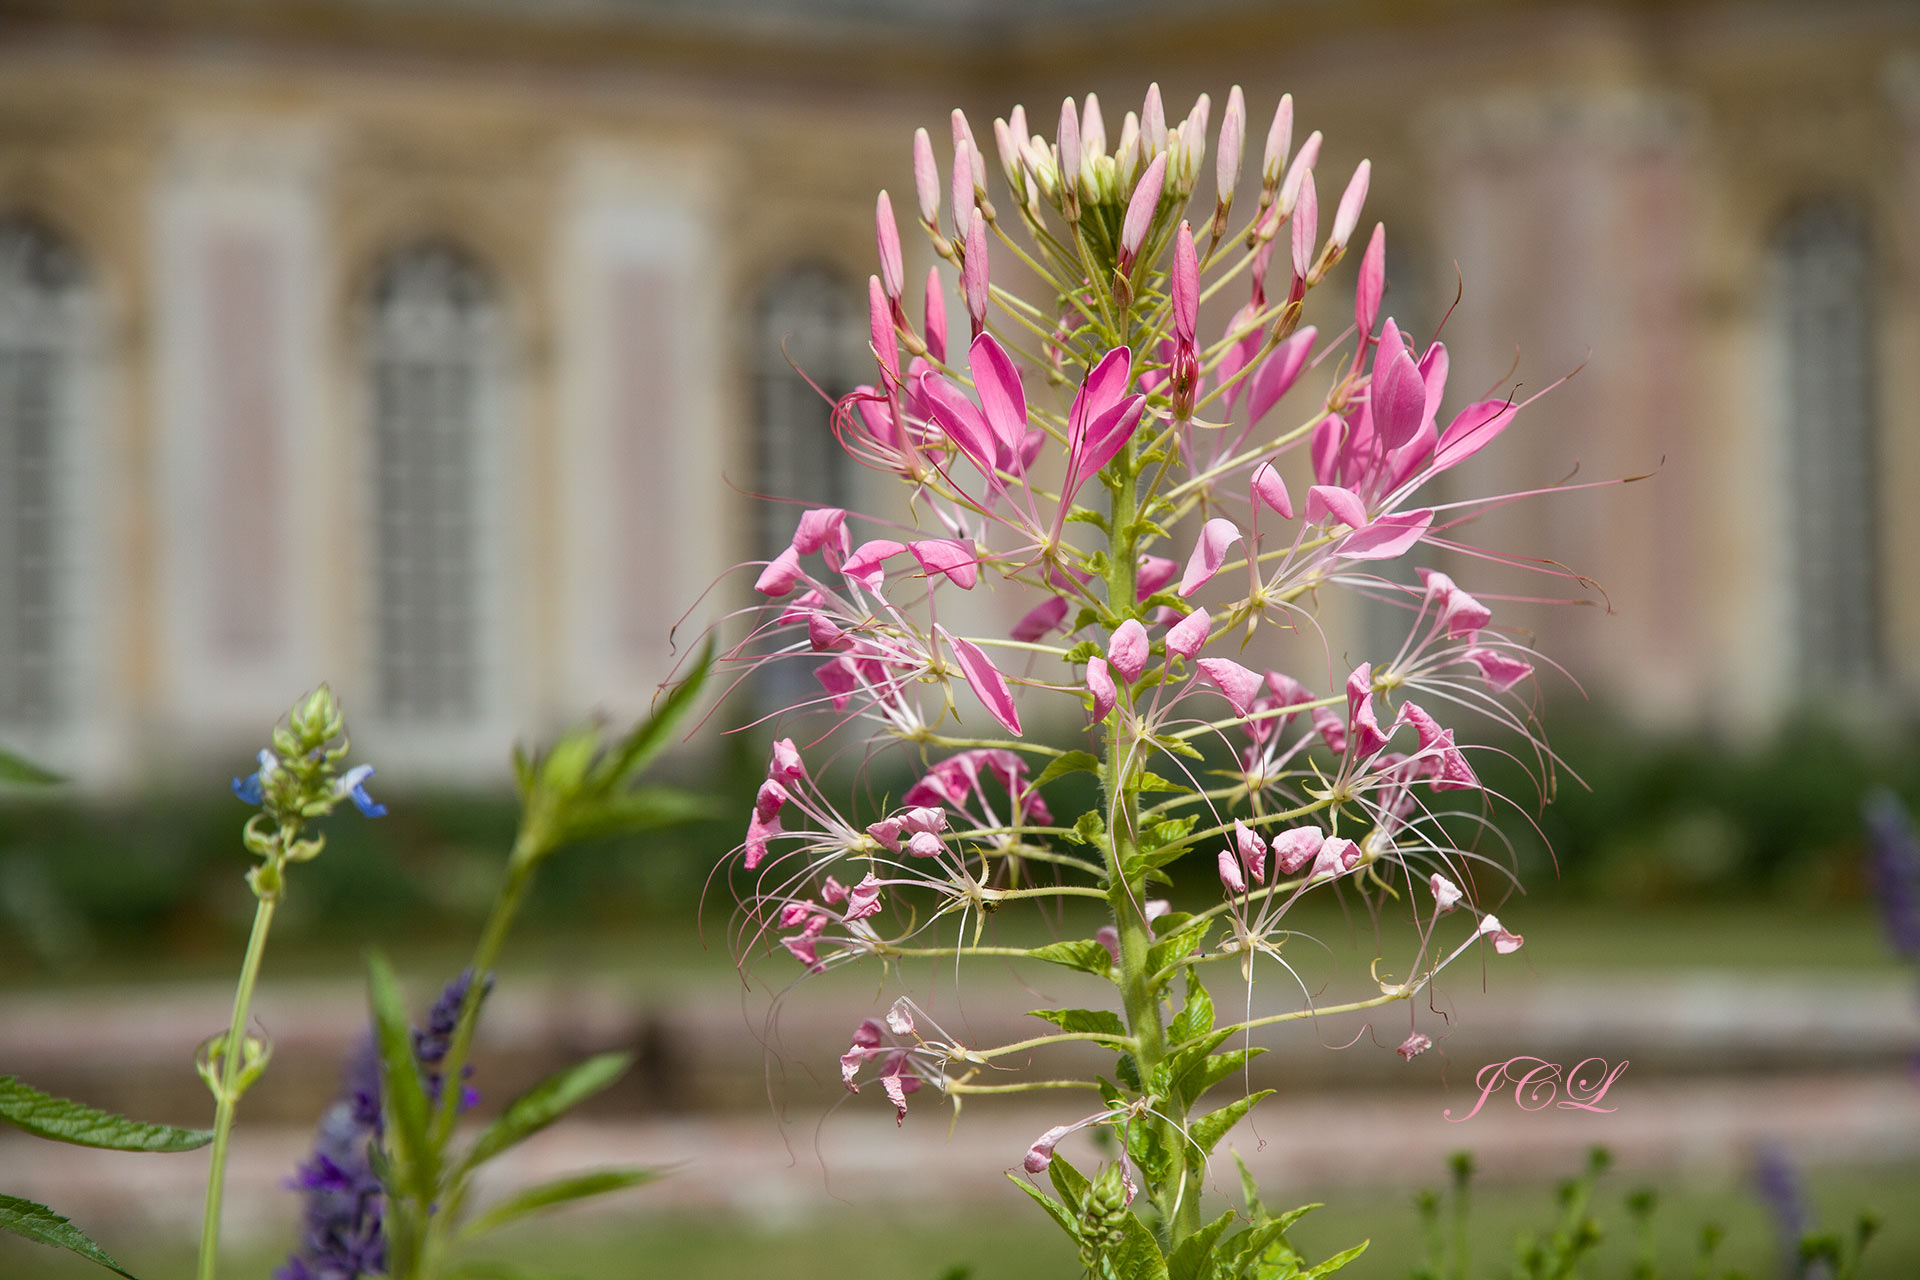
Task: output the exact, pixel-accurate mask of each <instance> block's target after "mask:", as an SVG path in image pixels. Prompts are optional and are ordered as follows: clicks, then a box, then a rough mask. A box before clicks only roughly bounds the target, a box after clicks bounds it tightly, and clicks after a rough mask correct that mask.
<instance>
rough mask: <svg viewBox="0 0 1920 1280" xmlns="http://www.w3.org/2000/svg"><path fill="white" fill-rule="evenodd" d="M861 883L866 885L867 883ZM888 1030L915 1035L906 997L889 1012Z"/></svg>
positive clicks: (911, 1014)
mask: <svg viewBox="0 0 1920 1280" xmlns="http://www.w3.org/2000/svg"><path fill="white" fill-rule="evenodd" d="M867 879H868V880H871V879H873V873H872V872H871V871H869V872H868V873H867ZM861 883H863V884H864V883H865V881H862V882H861ZM887 1030H889V1031H891V1032H893V1034H895V1035H897V1036H910V1035H912V1034H913V1007H912V1006H911V1005H909V1004H908V1003H907V999H906V997H905V996H902V997H901V998H900V999H898V1000H895V1001H894V1002H893V1007H892V1008H890V1009H888V1010H887Z"/></svg>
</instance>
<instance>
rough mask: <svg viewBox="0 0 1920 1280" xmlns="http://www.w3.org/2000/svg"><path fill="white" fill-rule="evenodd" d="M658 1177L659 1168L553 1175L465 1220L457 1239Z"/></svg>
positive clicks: (596, 1170)
mask: <svg viewBox="0 0 1920 1280" xmlns="http://www.w3.org/2000/svg"><path fill="white" fill-rule="evenodd" d="M659 1176H660V1171H659V1170H657V1169H595V1170H592V1171H591V1172H588V1173H576V1174H571V1175H569V1176H567V1177H564V1178H556V1179H554V1180H553V1181H551V1182H542V1183H539V1184H537V1185H535V1186H531V1187H528V1188H527V1189H526V1190H524V1191H522V1192H519V1193H518V1194H517V1195H511V1196H508V1197H507V1198H506V1199H505V1200H502V1201H500V1203H498V1204H496V1205H494V1206H493V1207H492V1208H490V1209H488V1210H487V1211H486V1212H485V1213H482V1214H481V1215H480V1216H478V1217H476V1218H475V1219H473V1221H471V1222H469V1223H467V1224H466V1225H465V1226H464V1227H462V1228H460V1238H461V1239H462V1240H471V1239H473V1238H475V1237H477V1236H483V1235H485V1234H486V1233H487V1232H489V1231H497V1230H498V1229H499V1228H501V1227H504V1226H506V1225H507V1224H508V1223H510V1222H517V1221H519V1220H520V1219H521V1218H525V1217H529V1216H530V1215H532V1214H536V1213H543V1212H545V1211H546V1210H548V1209H554V1208H558V1207H560V1206H561V1205H567V1204H572V1203H574V1202H575V1201H578V1200H585V1199H587V1198H588V1197H590V1196H601V1195H606V1194H607V1193H608V1192H610V1191H624V1190H626V1189H627V1188H628V1187H637V1186H640V1185H642V1184H643V1183H648V1182H652V1181H653V1180H654V1179H656V1178H658V1177H659Z"/></svg>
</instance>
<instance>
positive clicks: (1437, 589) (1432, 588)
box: [1418, 569, 1493, 640]
mask: <svg viewBox="0 0 1920 1280" xmlns="http://www.w3.org/2000/svg"><path fill="white" fill-rule="evenodd" d="M1418 572H1419V574H1420V580H1421V581H1422V582H1423V583H1425V584H1426V588H1427V595H1426V601H1425V603H1426V606H1427V607H1428V608H1429V609H1433V610H1434V611H1435V614H1434V616H1435V617H1436V618H1437V619H1438V620H1439V622H1440V623H1441V625H1442V626H1444V627H1445V628H1446V630H1447V636H1448V638H1449V639H1453V640H1462V639H1465V638H1466V637H1468V636H1470V635H1472V634H1473V633H1474V632H1476V631H1478V630H1480V629H1481V628H1482V627H1484V626H1486V625H1487V624H1488V623H1489V622H1491V621H1493V611H1492V610H1491V609H1489V608H1487V606H1485V605H1483V604H1481V603H1480V602H1479V601H1478V600H1475V599H1474V598H1473V597H1472V596H1470V595H1468V594H1467V593H1466V592H1464V591H1462V590H1461V589H1460V588H1459V587H1458V586H1456V585H1454V581H1453V579H1452V578H1449V577H1448V576H1447V575H1446V574H1444V573H1441V572H1440V571H1439V570H1437V569H1421V570H1419V571H1418Z"/></svg>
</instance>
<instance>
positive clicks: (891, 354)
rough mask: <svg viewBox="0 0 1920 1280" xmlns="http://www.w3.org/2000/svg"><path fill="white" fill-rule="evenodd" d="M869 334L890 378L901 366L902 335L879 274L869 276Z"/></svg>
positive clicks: (883, 367)
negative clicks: (896, 327)
mask: <svg viewBox="0 0 1920 1280" xmlns="http://www.w3.org/2000/svg"><path fill="white" fill-rule="evenodd" d="M867 336H868V337H869V338H871V339H872V340H873V356H874V359H876V360H878V361H879V362H880V368H881V369H882V370H884V371H885V372H886V374H887V376H888V378H892V377H893V376H894V374H895V373H896V372H897V371H898V370H899V368H900V335H899V334H898V333H896V332H894V328H893V304H892V303H890V302H888V301H887V291H886V290H885V289H882V288H881V287H880V277H879V276H868V277H867Z"/></svg>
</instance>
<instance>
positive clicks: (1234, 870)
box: [1219, 849, 1247, 893]
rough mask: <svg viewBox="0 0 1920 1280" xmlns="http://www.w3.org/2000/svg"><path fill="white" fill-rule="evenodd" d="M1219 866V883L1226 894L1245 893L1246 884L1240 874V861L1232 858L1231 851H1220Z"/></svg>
mask: <svg viewBox="0 0 1920 1280" xmlns="http://www.w3.org/2000/svg"><path fill="white" fill-rule="evenodd" d="M1219 865H1220V883H1221V884H1223V885H1225V886H1226V888H1227V892H1228V893H1245V892H1246V891H1247V882H1246V880H1245V879H1244V878H1243V877H1242V876H1241V874H1240V859H1238V858H1236V857H1235V856H1234V853H1233V850H1231V849H1222V850H1221V851H1220V863H1219Z"/></svg>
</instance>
